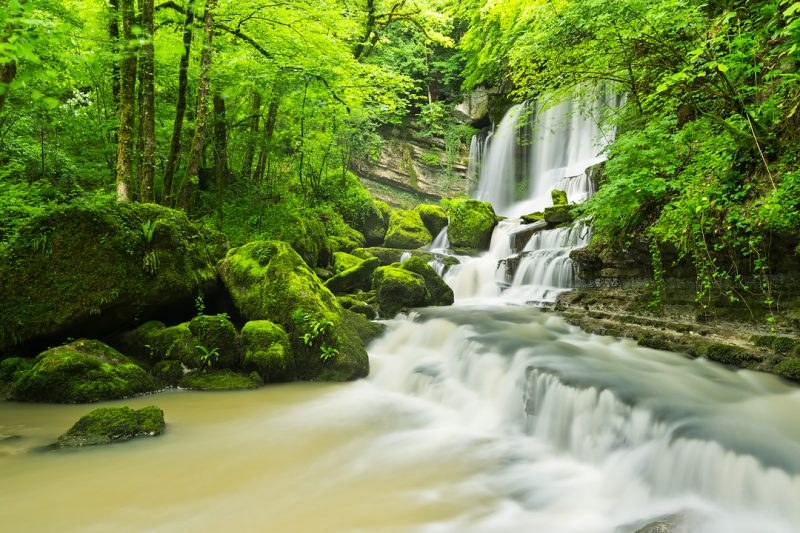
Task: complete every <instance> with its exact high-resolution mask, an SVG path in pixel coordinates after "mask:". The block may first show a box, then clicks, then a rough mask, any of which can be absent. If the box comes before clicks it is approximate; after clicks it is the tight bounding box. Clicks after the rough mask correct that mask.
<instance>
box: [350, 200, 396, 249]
mask: <svg viewBox="0 0 800 533" xmlns="http://www.w3.org/2000/svg"><path fill="white" fill-rule="evenodd" d="M391 214H392V208H391V207H389V205H388V204H387V203H386V202H381V201H379V200H376V201H373V202H372V209H370V210H369V212H368V213H367V215H366V216H365V217H364V223H363V224H362V225H361V227H357V228H356V229H358V230H360V231H361V233H362V234H363V235H364V239H365V240H366V244H367V246H378V245H380V244H382V243H383V239H384V238H385V237H386V230H387V228H388V227H389V218H390V216H391Z"/></svg>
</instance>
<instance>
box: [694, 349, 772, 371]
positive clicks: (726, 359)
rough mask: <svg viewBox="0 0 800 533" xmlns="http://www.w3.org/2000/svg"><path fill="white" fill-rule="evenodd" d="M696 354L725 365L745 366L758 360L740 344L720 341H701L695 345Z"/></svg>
mask: <svg viewBox="0 0 800 533" xmlns="http://www.w3.org/2000/svg"><path fill="white" fill-rule="evenodd" d="M696 352H697V355H700V356H703V357H705V358H707V359H710V360H712V361H716V362H718V363H723V364H726V365H731V366H737V367H740V368H747V367H748V366H749V365H751V364H753V363H756V362H758V361H759V358H758V357H757V356H756V355H755V354H753V352H751V351H749V350H746V349H744V348H742V347H740V346H733V345H731V344H722V343H701V344H699V345H698V347H697V350H696Z"/></svg>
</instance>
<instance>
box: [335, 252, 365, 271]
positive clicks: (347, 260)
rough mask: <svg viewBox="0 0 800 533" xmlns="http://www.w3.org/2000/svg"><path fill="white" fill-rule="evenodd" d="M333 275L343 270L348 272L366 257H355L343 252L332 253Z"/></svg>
mask: <svg viewBox="0 0 800 533" xmlns="http://www.w3.org/2000/svg"><path fill="white" fill-rule="evenodd" d="M333 258H334V260H333V274H334V275H336V274H340V273H342V272H344V271H345V270H349V269H351V268H353V267H354V266H356V265H358V264H359V263H361V261H363V260H364V259H367V258H366V257H356V256H354V255H352V254H349V253H345V252H334V254H333Z"/></svg>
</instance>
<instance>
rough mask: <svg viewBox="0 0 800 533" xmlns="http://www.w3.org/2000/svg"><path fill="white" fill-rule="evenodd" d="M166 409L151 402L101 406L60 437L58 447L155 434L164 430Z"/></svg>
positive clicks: (108, 442) (116, 440) (100, 442)
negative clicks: (140, 406) (135, 405)
mask: <svg viewBox="0 0 800 533" xmlns="http://www.w3.org/2000/svg"><path fill="white" fill-rule="evenodd" d="M165 427H166V424H165V423H164V411H162V410H161V409H159V408H158V407H155V406H153V405H150V406H148V407H142V408H141V409H137V410H133V409H131V408H130V407H100V408H98V409H95V410H94V411H92V412H90V413H89V414H87V415H86V416H83V417H81V419H80V420H78V421H77V422H75V424H74V425H73V426H72V427H71V428H70V429H69V430H68V431H67V432H66V433H64V434H63V435H61V436H60V437H59V438H58V442H56V444H55V446H56V447H58V448H74V447H79V446H93V445H97V444H111V443H115V442H124V441H127V440H131V439H135V438H138V437H154V436H156V435H161V434H162V433H163V432H164V428H165Z"/></svg>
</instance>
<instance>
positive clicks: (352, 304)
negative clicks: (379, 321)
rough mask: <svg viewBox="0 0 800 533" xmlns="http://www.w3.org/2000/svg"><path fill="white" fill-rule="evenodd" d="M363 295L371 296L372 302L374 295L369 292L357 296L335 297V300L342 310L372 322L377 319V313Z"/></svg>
mask: <svg viewBox="0 0 800 533" xmlns="http://www.w3.org/2000/svg"><path fill="white" fill-rule="evenodd" d="M365 295H369V296H372V297H373V300H374V296H375V293H374V292H371V291H370V292H365V293H358V294H345V295H342V296H337V297H336V299H337V300H338V301H339V304H340V305H341V306H342V307H343V308H344V309H347V310H348V311H352V312H353V313H358V314H359V315H363V316H365V317H366V318H368V319H369V320H373V319H375V318H377V317H378V311H377V309H376V308H375V306H374V305H372V304H371V303H370V302H368V301H367V298H365V297H364V296H365Z"/></svg>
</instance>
